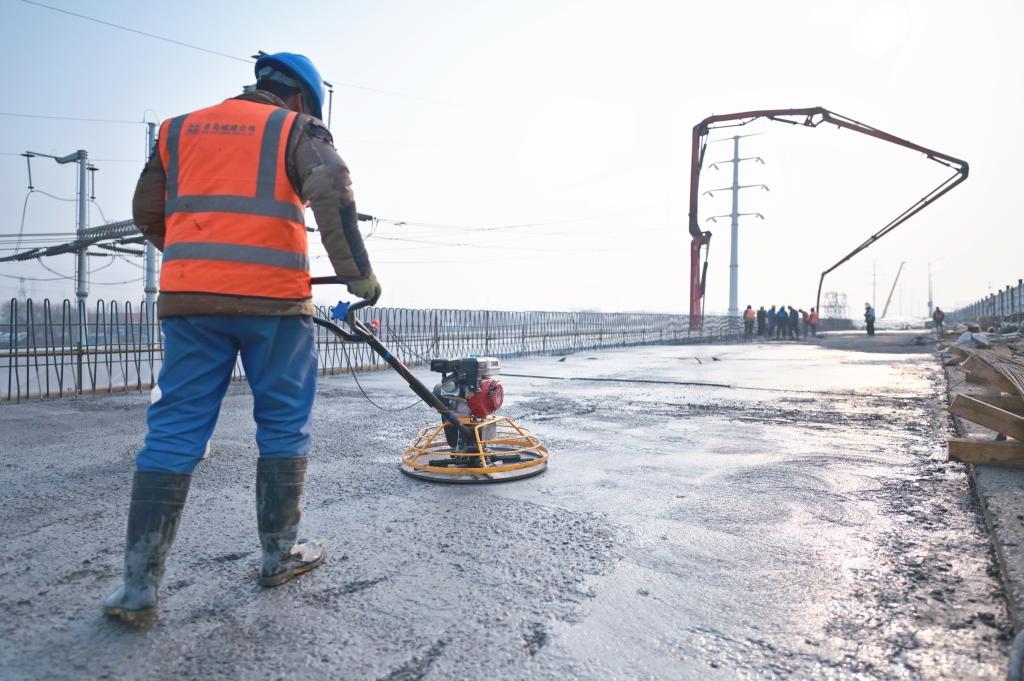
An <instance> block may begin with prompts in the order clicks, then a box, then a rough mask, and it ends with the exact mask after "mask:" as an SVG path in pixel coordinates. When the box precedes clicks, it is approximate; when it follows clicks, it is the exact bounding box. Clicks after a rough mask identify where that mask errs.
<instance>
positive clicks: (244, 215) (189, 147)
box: [160, 99, 312, 299]
mask: <svg viewBox="0 0 1024 681" xmlns="http://www.w3.org/2000/svg"><path fill="white" fill-rule="evenodd" d="M296 116H297V114H295V113H294V112H291V111H288V110H286V109H281V108H277V107H273V106H269V105H265V104H260V103H256V102H247V101H244V100H237V99H229V100H227V101H225V102H223V103H221V104H219V105H217V106H213V107H210V108H208V109H202V110H199V111H196V112H193V113H190V114H186V115H184V116H179V117H177V118H174V119H171V120H170V121H167V122H166V123H165V124H164V127H163V129H162V130H161V135H160V137H161V144H160V153H161V158H162V160H163V161H164V167H165V170H166V176H167V190H166V197H165V205H164V216H165V223H166V226H167V233H166V239H165V246H164V258H163V261H164V265H163V267H162V270H161V275H160V290H161V291H165V292H190V293H217V294H228V295H242V296H259V297H269V298H283V299H299V298H308V297H310V296H311V295H312V290H311V288H310V280H309V257H308V255H307V242H306V230H305V226H304V224H303V211H304V206H303V201H302V199H301V197H300V196H299V195H298V194H297V193H296V192H295V189H294V188H293V187H292V185H291V182H290V181H289V180H288V177H287V173H286V172H285V170H284V156H285V147H286V146H287V140H288V136H289V133H290V131H291V127H292V125H293V123H294V121H295V118H296Z"/></svg>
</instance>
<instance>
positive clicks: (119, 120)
mask: <svg viewBox="0 0 1024 681" xmlns="http://www.w3.org/2000/svg"><path fill="white" fill-rule="evenodd" d="M0 116H7V117H9V118H45V119H48V120H51V121H81V122H84V123H125V124H130V125H138V124H139V123H145V121H142V120H138V121H130V120H128V119H126V118H84V117H81V116H50V115H49V114H32V113H14V112H12V111H0ZM4 155H5V156H7V155H8V154H7V153H6V152H5V153H4ZM19 155H20V154H19Z"/></svg>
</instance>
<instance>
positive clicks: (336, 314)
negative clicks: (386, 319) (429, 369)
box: [311, 277, 477, 442]
mask: <svg viewBox="0 0 1024 681" xmlns="http://www.w3.org/2000/svg"><path fill="white" fill-rule="evenodd" d="M311 281H312V283H313V284H314V285H317V284H344V283H345V282H344V281H342V280H341V279H340V278H339V277H312V279H311ZM379 297H380V293H377V295H375V296H374V297H373V298H370V299H368V300H360V301H358V302H356V303H338V305H337V306H336V307H335V308H333V311H332V313H331V318H332V319H338V320H341V319H344V321H345V324H347V325H348V327H349V329H351V331H346V330H345V329H343V328H341V326H339V325H338V324H335V323H334V322H332V321H330V320H327V319H322V318H320V317H316V316H314V317H313V323H314V324H316V325H318V326H322V327H324V328H325V329H327V330H328V331H331V332H332V333H334V334H335V335H336V336H338V337H339V338H341V339H342V340H345V341H348V342H350V343H366V344H367V345H369V346H370V347H371V348H372V349H373V351H374V352H376V353H377V354H378V355H380V356H381V358H382V359H383V360H384V361H385V362H387V363H388V366H390V367H391V368H392V369H394V370H395V371H396V372H398V375H399V376H401V377H402V380H404V381H405V382H406V383H408V384H409V387H410V388H412V391H413V392H414V393H416V395H417V396H418V397H419V398H420V399H421V400H423V401H424V402H426V403H427V404H428V405H430V406H431V407H433V408H434V410H435V411H437V413H439V414H440V415H441V418H442V419H444V421H445V422H446V423H448V424H450V425H451V426H454V427H455V428H456V429H457V430H458V431H459V432H460V433H461V434H462V438H463V442H476V441H477V440H476V435H474V433H473V431H472V430H470V429H469V428H467V427H466V426H465V425H464V424H463V423H461V422H460V421H459V418H458V417H457V416H456V415H455V414H453V413H452V412H451V410H450V409H448V407H447V406H445V404H444V402H442V401H441V400H439V399H438V398H437V396H436V395H434V393H433V391H431V390H430V389H429V388H428V387H427V386H425V385H423V383H422V382H421V381H420V380H419V379H418V378H416V377H415V376H413V375H412V372H410V371H409V368H408V367H407V366H405V364H403V363H402V362H401V361H400V360H399V359H398V358H397V357H395V356H394V355H392V354H391V352H390V351H388V349H387V348H386V347H384V344H383V343H381V342H380V340H378V338H377V336H375V335H374V334H373V331H371V330H370V329H369V328H367V326H366V324H363V322H361V321H360V320H359V319H357V318H356V316H355V312H356V310H361V309H362V308H364V307H369V306H371V305H373V304H375V303H376V302H377V299H378V298H379Z"/></svg>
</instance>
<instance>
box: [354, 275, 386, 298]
mask: <svg viewBox="0 0 1024 681" xmlns="http://www.w3.org/2000/svg"><path fill="white" fill-rule="evenodd" d="M380 291H381V288H380V282H378V281H377V275H375V274H371V275H370V276H368V277H366V278H365V279H355V280H353V281H350V282H348V292H349V293H351V294H352V295H354V296H358V297H359V298H362V299H363V300H370V299H371V298H374V297H378V296H380Z"/></svg>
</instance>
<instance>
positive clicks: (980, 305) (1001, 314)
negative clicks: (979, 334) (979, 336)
mask: <svg viewBox="0 0 1024 681" xmlns="http://www.w3.org/2000/svg"><path fill="white" fill-rule="evenodd" d="M1022 296H1024V280H1021V279H1018V280H1017V285H1016V286H1012V285H1007V286H1006V288H1004V289H1001V290H1000V291H999V292H998V293H990V294H989V295H987V296H985V297H984V298H982V299H980V300H978V301H976V302H974V303H971V304H970V305H965V306H964V307H961V308H960V309H958V310H954V311H953V312H952V313H947V315H946V317H947V319H952V320H953V321H958V322H978V323H979V324H981V326H982V327H984V328H988V327H990V326H996V327H998V326H1000V325H1004V324H1006V325H1019V324H1021V323H1022V322H1024V297H1022Z"/></svg>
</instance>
